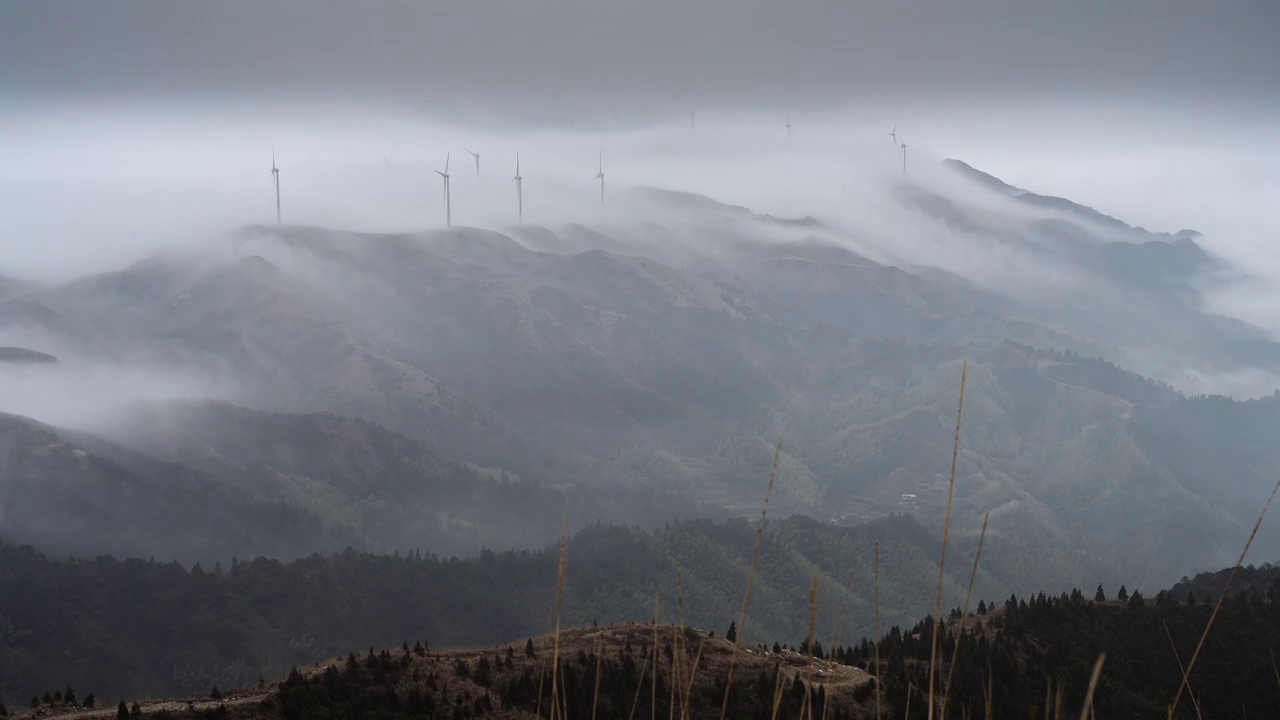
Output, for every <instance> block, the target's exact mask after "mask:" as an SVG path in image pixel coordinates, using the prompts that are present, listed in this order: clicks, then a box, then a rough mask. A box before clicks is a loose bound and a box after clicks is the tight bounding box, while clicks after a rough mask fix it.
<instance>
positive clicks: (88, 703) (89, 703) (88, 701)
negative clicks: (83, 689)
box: [84, 693, 94, 708]
mask: <svg viewBox="0 0 1280 720" xmlns="http://www.w3.org/2000/svg"><path fill="white" fill-rule="evenodd" d="M93 702H94V700H93V693H89V694H88V695H85V696H84V706H85V707H87V708H91V707H93Z"/></svg>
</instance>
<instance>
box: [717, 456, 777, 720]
mask: <svg viewBox="0 0 1280 720" xmlns="http://www.w3.org/2000/svg"><path fill="white" fill-rule="evenodd" d="M780 457H782V438H778V445H777V447H775V448H774V449H773V465H772V466H770V468H769V485H768V487H766V488H765V491H764V506H763V507H762V508H761V509H760V524H759V525H758V526H757V527H756V543H755V547H753V548H752V549H751V566H750V567H749V568H747V591H746V592H745V593H743V595H742V610H741V611H739V612H738V626H737V627H738V635H737V637H735V638H734V639H733V653H732V654H731V655H729V672H728V675H727V679H726V680H725V683H724V701H723V702H722V703H720V720H725V717H726V716H727V715H728V714H729V693H730V691H732V689H733V671H734V668H736V667H737V665H738V651H739V650H740V649H741V648H742V637H743V635H744V632H745V625H746V624H747V601H749V600H750V599H751V581H752V579H754V578H755V574H756V560H758V559H759V557H760V538H761V537H763V536H764V521H765V518H766V517H767V516H768V515H769V496H770V495H772V494H773V481H774V479H775V478H776V477H777V476H778V458H780Z"/></svg>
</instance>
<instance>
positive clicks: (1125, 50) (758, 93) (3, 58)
mask: <svg viewBox="0 0 1280 720" xmlns="http://www.w3.org/2000/svg"><path fill="white" fill-rule="evenodd" d="M0 8H3V9H2V10H0V17H2V18H3V22H0V67H2V68H3V71H0V89H3V91H4V92H6V93H8V94H15V93H21V94H23V95H26V94H29V93H38V94H42V95H46V96H68V95H72V96H77V97H87V96H90V95H100V96H105V97H109V98H113V99H116V100H137V99H138V98H157V97H159V98H186V97H192V96H221V97H227V98H238V99H250V98H258V97H263V96H270V95H275V96H281V95H290V94H308V95H312V96H317V97H320V98H330V99H354V98H372V97H376V98H379V99H382V100H385V101H389V102H398V103H403V104H405V105H407V106H410V107H415V108H425V109H430V110H433V111H436V112H447V111H449V110H457V111H479V110H482V109H483V110H491V111H493V112H495V113H503V114H506V115H508V116H514V115H517V114H519V113H523V114H525V116H526V117H527V118H543V117H546V116H547V115H548V114H550V115H551V116H553V117H554V116H557V115H559V114H561V113H568V112H572V113H590V114H593V115H600V116H611V115H615V114H623V115H625V114H627V113H634V112H641V111H649V110H653V111H662V110H664V109H667V108H670V107H675V106H679V107H680V108H686V107H690V108H691V107H698V108H708V107H720V106H749V107H755V108H759V107H762V106H764V107H770V106H775V107H779V108H781V107H784V106H785V107H791V106H795V107H801V106H822V105H842V106H843V105H846V104H848V103H850V102H856V101H860V100H867V101H874V102H880V101H883V100H886V99H892V98H898V99H901V98H908V99H913V100H925V101H928V102H942V101H955V100H965V101H968V102H985V101H989V100H990V101H995V100H1002V99H1005V98H1010V97H1012V98H1021V99H1032V100H1035V99H1039V98H1048V97H1063V96H1088V97H1095V98H1097V97H1123V98H1126V99H1128V100H1137V101H1142V102H1148V101H1155V102H1160V103H1166V102H1167V103H1177V102H1202V101H1204V100H1205V99H1208V98H1212V99H1217V100H1230V101H1232V102H1233V103H1239V104H1241V105H1255V104H1261V103H1264V102H1272V101H1273V99H1274V97H1275V95H1276V90H1277V88H1278V87H1280V85H1278V84H1277V83H1278V82H1280V80H1277V78H1280V3H1278V2H1276V1H1275V0H1221V1H1219V2H1206V1H1205V0H1070V1H1061V0H892V1H886V2H865V1H862V0H785V1H784V0H628V1H626V2H618V1H616V0H429V1H425V2H424V1H421V0H401V1H390V0H373V1H371V2H352V1H346V2H338V1H335V0H269V1H266V2H264V1H262V0H218V1H217V2H191V1H190V0H112V1H111V2H74V1H67V0H38V1H31V0H0Z"/></svg>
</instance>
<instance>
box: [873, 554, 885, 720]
mask: <svg viewBox="0 0 1280 720" xmlns="http://www.w3.org/2000/svg"><path fill="white" fill-rule="evenodd" d="M875 552H876V555H875V630H874V636H873V638H872V640H873V642H872V645H874V646H875V650H876V720H880V712H881V709H880V697H881V695H882V694H883V692H882V688H881V683H880V680H881V677H880V541H879V540H877V541H876V551H875Z"/></svg>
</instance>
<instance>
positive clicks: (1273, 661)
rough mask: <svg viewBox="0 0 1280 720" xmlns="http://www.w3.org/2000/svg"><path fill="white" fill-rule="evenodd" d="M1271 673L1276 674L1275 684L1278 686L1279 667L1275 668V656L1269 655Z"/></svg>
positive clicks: (1279, 677)
mask: <svg viewBox="0 0 1280 720" xmlns="http://www.w3.org/2000/svg"><path fill="white" fill-rule="evenodd" d="M1271 671H1272V672H1274V673H1275V674H1276V684H1277V685H1280V667H1277V666H1276V654H1275V653H1274V652H1273V653H1271Z"/></svg>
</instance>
